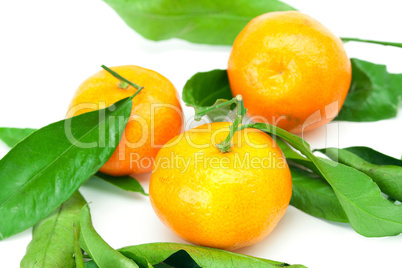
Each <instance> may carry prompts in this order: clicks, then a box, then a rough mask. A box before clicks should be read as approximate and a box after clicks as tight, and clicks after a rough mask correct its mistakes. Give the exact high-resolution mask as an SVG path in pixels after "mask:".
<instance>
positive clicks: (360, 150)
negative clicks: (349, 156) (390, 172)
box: [343, 146, 402, 167]
mask: <svg viewBox="0 0 402 268" xmlns="http://www.w3.org/2000/svg"><path fill="white" fill-rule="evenodd" d="M343 150H347V151H349V152H351V153H354V154H355V155H357V156H359V157H360V158H362V159H364V160H365V161H367V162H370V163H371V164H374V165H394V166H399V167H402V159H396V158H393V157H391V156H388V155H385V154H382V153H380V152H377V151H376V150H373V149H371V148H368V147H362V146H355V147H349V148H344V149H343Z"/></svg>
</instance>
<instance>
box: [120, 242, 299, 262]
mask: <svg viewBox="0 0 402 268" xmlns="http://www.w3.org/2000/svg"><path fill="white" fill-rule="evenodd" d="M118 251H119V252H121V253H122V254H123V255H126V256H132V255H133V254H134V255H135V256H142V257H144V258H146V259H147V260H148V261H149V262H150V263H151V264H152V265H155V264H158V263H161V262H164V261H165V260H166V259H168V258H169V257H171V256H172V255H173V254H175V253H177V252H178V251H185V252H186V253H187V254H188V255H189V256H190V257H191V258H192V259H193V260H194V261H195V263H196V264H197V265H198V266H201V267H223V268H224V267H233V268H234V267H253V268H254V267H284V266H286V267H294V268H297V267H299V268H302V267H305V266H303V265H288V264H287V263H283V262H276V261H271V260H266V259H260V258H255V257H251V256H247V255H242V254H237V253H233V252H229V251H224V250H220V249H214V248H207V247H201V246H193V245H184V244H176V243H151V244H142V245H137V246H130V247H124V248H121V249H119V250H118ZM176 267H182V266H176Z"/></svg>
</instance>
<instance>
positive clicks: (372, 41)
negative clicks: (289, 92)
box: [341, 37, 402, 48]
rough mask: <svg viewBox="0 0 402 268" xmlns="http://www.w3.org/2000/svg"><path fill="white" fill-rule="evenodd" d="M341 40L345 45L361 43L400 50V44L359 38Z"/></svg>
mask: <svg viewBox="0 0 402 268" xmlns="http://www.w3.org/2000/svg"><path fill="white" fill-rule="evenodd" d="M341 39H342V41H343V42H345V43H346V42H362V43H371V44H377V45H384V46H392V47H400V48H402V43H395V42H384V41H376V40H367V39H360V38H353V37H342V38H341Z"/></svg>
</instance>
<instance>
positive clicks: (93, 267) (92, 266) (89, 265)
mask: <svg viewBox="0 0 402 268" xmlns="http://www.w3.org/2000/svg"><path fill="white" fill-rule="evenodd" d="M84 264H85V268H98V265H96V263H95V262H94V261H87V262H85V263H84Z"/></svg>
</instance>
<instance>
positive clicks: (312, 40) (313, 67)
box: [227, 11, 351, 133]
mask: <svg viewBox="0 0 402 268" xmlns="http://www.w3.org/2000/svg"><path fill="white" fill-rule="evenodd" d="M227 72H228V76H229V81H230V87H231V90H232V93H233V95H234V96H235V95H237V94H241V95H242V96H243V98H244V104H245V105H246V107H248V109H249V110H248V115H249V116H250V117H251V118H252V119H253V120H254V121H256V122H266V123H270V124H272V125H275V126H278V127H280V128H283V129H285V130H288V131H291V132H295V133H300V132H302V131H308V130H312V129H315V128H317V127H319V126H322V125H324V124H326V123H328V122H330V121H331V120H332V119H333V118H334V117H335V116H336V115H337V114H338V112H339V110H340V109H341V107H342V105H343V102H344V100H345V98H346V95H347V93H348V90H349V87H350V82H351V63H350V59H349V58H348V56H347V55H346V52H345V49H344V46H343V43H342V41H341V39H340V38H338V37H336V36H335V35H334V34H333V33H332V32H331V31H329V30H328V29H327V28H326V27H324V26H323V25H322V24H321V23H319V22H318V21H316V20H315V19H313V18H311V17H310V16H308V15H305V14H303V13H300V12H298V11H284V12H271V13H267V14H264V15H261V16H258V17H256V18H254V19H253V20H251V21H250V22H249V23H248V24H247V26H246V27H245V28H244V29H243V30H242V31H241V32H240V34H239V35H238V36H237V38H236V40H235V42H234V44H233V48H232V52H231V54H230V58H229V62H228V70H227Z"/></svg>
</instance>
